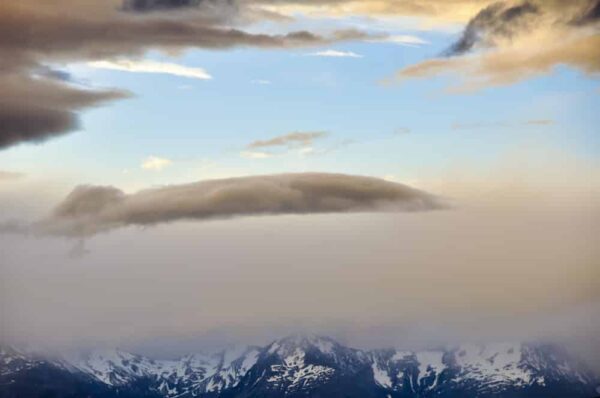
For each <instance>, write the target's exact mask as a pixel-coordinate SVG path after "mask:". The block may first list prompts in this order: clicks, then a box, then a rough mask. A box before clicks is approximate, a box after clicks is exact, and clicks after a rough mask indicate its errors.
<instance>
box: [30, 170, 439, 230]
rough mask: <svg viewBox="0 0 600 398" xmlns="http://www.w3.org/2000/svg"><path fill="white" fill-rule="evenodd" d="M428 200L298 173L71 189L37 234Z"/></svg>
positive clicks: (385, 187)
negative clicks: (126, 188)
mask: <svg viewBox="0 0 600 398" xmlns="http://www.w3.org/2000/svg"><path fill="white" fill-rule="evenodd" d="M441 207H442V205H441V203H440V201H439V200H438V199H436V198H435V197H433V196H432V195H430V194H428V193H425V192H422V191H419V190H416V189H413V188H410V187H408V186H405V185H401V184H397V183H392V182H388V181H384V180H380V179H377V178H371V177H362V176H352V175H344V174H325V173H303V174H280V175H265V176H253V177H240V178H230V179H224V180H209V181H202V182H198V183H193V184H186V185H172V186H166V187H164V188H156V189H149V190H144V191H140V192H137V193H133V194H126V193H124V192H123V191H121V190H119V189H117V188H114V187H110V186H79V187H77V188H75V189H74V190H73V191H72V192H71V193H70V194H69V195H68V196H67V197H66V198H65V199H64V200H63V201H62V202H61V203H60V204H59V205H58V206H57V207H56V208H55V209H54V211H53V213H52V214H51V215H50V216H49V217H47V218H46V219H44V220H42V221H40V222H37V223H35V224H34V225H32V226H31V228H32V230H33V231H34V232H35V233H37V234H42V235H46V234H47V235H59V236H74V237H77V236H78V237H85V236H91V235H94V234H97V233H100V232H105V231H109V230H112V229H115V228H120V227H126V226H151V225H157V224H161V223H168V222H173V221H178V220H197V221H200V220H209V219H215V218H229V217H239V216H251V215H269V214H313V213H347V212H380V211H389V212H399V211H426V210H434V209H439V208H441Z"/></svg>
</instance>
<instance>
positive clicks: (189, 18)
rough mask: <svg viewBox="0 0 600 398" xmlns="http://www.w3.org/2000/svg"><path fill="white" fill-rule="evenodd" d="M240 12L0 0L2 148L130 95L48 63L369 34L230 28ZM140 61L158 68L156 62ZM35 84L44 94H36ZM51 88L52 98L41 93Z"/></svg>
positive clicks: (199, 6) (169, 4) (200, 5)
mask: <svg viewBox="0 0 600 398" xmlns="http://www.w3.org/2000/svg"><path fill="white" fill-rule="evenodd" d="M178 4H182V5H183V6H185V7H188V8H189V7H193V10H190V11H189V12H185V13H172V12H169V11H171V10H173V9H179V8H182V7H177V5H178ZM185 7H184V8H185ZM145 11H156V12H145ZM243 12H244V8H243V7H241V6H240V7H238V6H237V5H236V4H234V2H232V1H224V2H217V1H210V0H204V1H187V2H173V1H163V0H161V1H158V0H155V1H134V2H131V1H126V2H124V3H122V2H119V1H116V0H113V1H85V2H73V1H67V0H55V1H51V2H40V1H36V0H23V1H19V2H2V3H0V87H2V88H3V89H2V91H1V92H0V108H1V109H2V110H1V111H0V149H2V148H6V147H9V146H13V145H17V144H19V143H23V142H40V141H44V140H46V139H49V138H52V137H54V136H57V135H61V134H65V133H67V132H69V131H72V130H75V129H77V128H78V127H79V124H78V117H77V112H78V111H80V110H82V109H85V108H89V107H92V106H96V105H98V104H101V103H103V102H106V101H111V100H115V99H118V98H122V97H125V96H127V94H126V93H123V92H120V91H118V90H111V91H106V92H96V91H91V90H86V89H82V88H79V87H76V86H74V85H68V84H66V82H65V81H63V80H61V79H56V78H54V79H53V78H52V77H51V76H49V75H48V74H45V75H37V76H34V75H35V74H36V71H38V70H41V69H43V68H44V65H45V64H48V63H53V62H58V63H63V62H78V61H104V62H108V63H104V64H102V63H101V64H100V65H104V66H107V65H112V66H115V65H116V64H115V63H114V62H116V61H114V59H119V58H122V57H128V58H135V57H139V56H142V55H143V54H144V53H145V52H146V51H148V50H150V49H159V50H161V49H163V50H166V49H169V50H176V49H183V48H191V47H194V48H211V49H226V48H231V47H240V46H245V47H247V46H252V47H260V48H288V47H305V46H312V45H322V44H329V43H334V42H338V41H344V40H355V39H357V40H362V39H365V38H369V37H371V35H369V34H366V33H364V32H360V31H357V30H340V31H334V32H331V33H330V34H328V35H320V34H315V33H312V32H308V31H295V32H289V33H285V34H261V33H250V32H246V31H244V30H241V29H238V28H235V19H236V17H238V15H239V14H240V13H243ZM24 27H31V28H24ZM111 62H112V63H111ZM119 65H120V64H119ZM136 65H137V70H140V67H139V66H140V65H139V64H136ZM136 65H134V66H136ZM121 66H122V65H121ZM141 66H142V69H144V70H146V71H153V72H156V71H157V65H156V64H151V65H148V63H145V64H144V63H143V64H142V65H141ZM129 69H130V70H131V68H129ZM158 69H160V70H161V71H163V72H164V71H167V70H165V68H164V67H160V68H158ZM167 69H168V71H170V72H173V71H175V72H177V73H179V74H180V75H181V74H185V75H187V76H191V72H192V73H193V74H194V76H196V77H201V78H206V77H207V76H208V75H207V74H202V73H199V71H190V70H183V69H181V68H175V69H174V68H173V65H171V66H170V68H167ZM15 82H16V83H15ZM7 86H10V87H9V89H6V87H7ZM15 87H16V88H15ZM40 91H44V92H45V93H46V94H47V95H43V96H41V97H36V94H37V93H39V92H40ZM49 96H50V97H52V98H53V99H54V100H55V101H49V100H46V99H47V98H48V97H49ZM75 97H76V98H77V99H78V100H77V101H74V100H73V98H75Z"/></svg>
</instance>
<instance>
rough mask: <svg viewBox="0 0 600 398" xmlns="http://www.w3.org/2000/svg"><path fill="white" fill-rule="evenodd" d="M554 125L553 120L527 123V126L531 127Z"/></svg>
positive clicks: (533, 120) (538, 120)
mask: <svg viewBox="0 0 600 398" xmlns="http://www.w3.org/2000/svg"><path fill="white" fill-rule="evenodd" d="M554 123H555V122H554V120H552V119H531V120H527V121H526V122H525V124H526V125H530V126H551V125H553V124H554Z"/></svg>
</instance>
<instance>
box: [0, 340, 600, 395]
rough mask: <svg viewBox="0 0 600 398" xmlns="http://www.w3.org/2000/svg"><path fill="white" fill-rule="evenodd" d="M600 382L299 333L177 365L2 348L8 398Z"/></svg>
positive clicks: (550, 369)
mask: <svg viewBox="0 0 600 398" xmlns="http://www.w3.org/2000/svg"><path fill="white" fill-rule="evenodd" d="M599 385H600V383H599V381H598V379H597V378H596V377H595V376H593V375H592V374H591V373H590V372H589V371H587V370H586V369H585V368H584V367H583V366H581V365H580V364H579V363H577V361H575V360H573V359H572V358H570V357H569V356H568V355H567V353H566V352H565V351H564V350H562V349H560V348H559V347H556V346H551V345H532V344H505V343H504V344H488V345H485V346H481V345H468V344H467V345H461V346H458V347H453V348H446V349H439V350H430V351H420V352H410V351H399V350H396V349H387V350H373V351H363V350H357V349H353V348H349V347H345V346H343V345H341V344H339V343H337V342H336V341H334V340H332V339H329V338H326V337H315V336H308V337H307V336H291V337H286V338H283V339H280V340H277V341H275V342H273V343H271V344H269V345H268V346H266V347H244V348H238V349H234V350H226V351H223V352H219V353H216V354H212V355H189V356H185V357H183V358H181V359H179V360H168V361H167V360H152V359H149V358H146V357H143V356H140V355H134V354H130V353H126V352H122V351H117V350H113V351H103V352H92V353H90V354H88V355H87V356H83V357H77V358H68V359H67V358H54V359H50V358H43V357H39V356H34V355H30V354H25V353H22V352H19V351H17V350H14V349H10V348H7V347H5V348H2V349H0V398H42V397H43V398H47V397H48V398H51V397H56V398H59V397H60V398H63V397H66V398H71V397H73V398H76V397H77V398H81V397H84V398H86V397H89V398H113V397H121V398H159V397H164V398H172V397H179V398H191V397H200V398H280V397H290V398H296V397H303V398H305V397H313V398H321V397H323V398H326V397H327V398H331V397H344V398H354V397H356V398H359V397H360V398H429V397H431V398H433V397H436V398H464V397H479V398H538V397H539V398H554V397H556V398H566V397H569V398H591V397H594V396H596V395H597V391H596V388H597V387H598V386H599Z"/></svg>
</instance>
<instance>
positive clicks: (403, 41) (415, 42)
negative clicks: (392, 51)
mask: <svg viewBox="0 0 600 398" xmlns="http://www.w3.org/2000/svg"><path fill="white" fill-rule="evenodd" d="M367 41H369V42H374V43H393V44H399V45H401V46H411V47H418V46H422V45H424V44H429V42H428V41H426V40H423V39H421V38H420V37H417V36H411V35H391V36H387V37H383V38H380V39H370V40H367Z"/></svg>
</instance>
